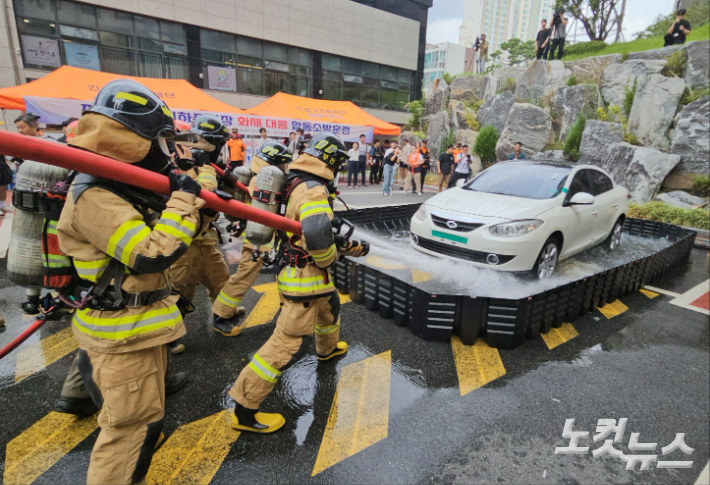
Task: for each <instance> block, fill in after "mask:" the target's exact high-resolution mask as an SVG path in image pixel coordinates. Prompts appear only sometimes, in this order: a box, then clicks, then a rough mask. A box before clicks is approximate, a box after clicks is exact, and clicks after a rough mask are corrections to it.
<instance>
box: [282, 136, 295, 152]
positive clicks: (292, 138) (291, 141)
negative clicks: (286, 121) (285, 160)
mask: <svg viewBox="0 0 710 485" xmlns="http://www.w3.org/2000/svg"><path fill="white" fill-rule="evenodd" d="M296 138H297V137H296V132H295V131H292V132H291V133H289V134H288V141H287V142H284V145H286V146H287V147H288V151H290V152H291V155H293V154H294V153H296Z"/></svg>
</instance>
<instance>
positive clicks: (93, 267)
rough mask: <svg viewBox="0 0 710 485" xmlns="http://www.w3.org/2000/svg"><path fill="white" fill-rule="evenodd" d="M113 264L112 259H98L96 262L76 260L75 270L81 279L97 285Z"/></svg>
mask: <svg viewBox="0 0 710 485" xmlns="http://www.w3.org/2000/svg"><path fill="white" fill-rule="evenodd" d="M110 262H111V258H104V259H98V260H96V261H79V260H78V259H76V258H75V259H74V268H75V269H76V273H77V274H78V275H79V278H81V279H83V280H88V281H91V282H92V283H96V282H97V281H99V278H101V276H102V275H103V274H104V271H105V270H106V268H107V267H108V264H109V263H110Z"/></svg>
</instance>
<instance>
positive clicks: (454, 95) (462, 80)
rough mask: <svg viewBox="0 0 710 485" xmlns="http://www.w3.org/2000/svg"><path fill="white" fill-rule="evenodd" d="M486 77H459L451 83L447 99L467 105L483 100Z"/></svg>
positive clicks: (487, 79) (486, 82) (486, 83)
mask: <svg viewBox="0 0 710 485" xmlns="http://www.w3.org/2000/svg"><path fill="white" fill-rule="evenodd" d="M488 82H489V78H488V76H476V75H472V76H461V77H457V78H456V79H454V80H453V81H451V93H450V95H449V97H450V98H451V99H456V100H459V101H465V102H467V103H473V102H475V101H479V100H482V99H484V97H485V94H486V88H487V86H488Z"/></svg>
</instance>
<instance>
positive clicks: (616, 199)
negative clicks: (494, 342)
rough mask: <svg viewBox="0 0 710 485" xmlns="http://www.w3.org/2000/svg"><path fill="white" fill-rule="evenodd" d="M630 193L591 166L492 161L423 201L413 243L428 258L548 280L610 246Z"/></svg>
mask: <svg viewBox="0 0 710 485" xmlns="http://www.w3.org/2000/svg"><path fill="white" fill-rule="evenodd" d="M628 194H629V193H628V191H627V190H626V189H625V188H624V187H620V186H619V185H616V184H615V183H614V182H613V181H612V179H611V177H609V175H608V174H607V173H606V172H604V171H603V170H600V169H599V168H597V167H594V166H591V165H567V164H562V163H555V162H543V161H540V162H537V161H511V162H503V163H498V164H496V165H494V166H492V167H491V168H489V169H488V170H486V171H484V172H482V173H481V174H479V175H478V176H477V177H476V178H474V179H473V180H471V181H469V182H468V183H466V184H463V186H461V187H454V188H451V189H448V190H446V191H444V192H442V193H440V194H438V195H435V196H434V197H432V198H430V199H429V200H427V201H426V202H425V203H424V204H422V206H421V207H420V208H419V210H418V211H417V213H416V214H415V215H414V217H412V222H411V242H412V245H413V246H414V247H415V248H416V249H418V250H419V251H422V252H424V253H427V254H430V255H432V256H438V257H442V256H443V257H446V258H449V259H454V260H461V261H466V262H467V263H470V264H473V265H474V266H478V267H482V268H488V269H495V270H499V271H517V272H523V271H532V273H533V274H534V275H535V276H537V277H538V278H548V277H550V276H552V274H553V273H554V272H555V267H556V266H557V263H558V261H560V260H562V259H565V258H569V257H570V256H573V255H575V254H577V253H579V252H581V251H584V250H585V249H587V248H590V247H592V246H594V245H596V244H599V243H602V242H603V243H604V244H605V245H606V247H607V248H608V249H609V250H614V249H616V247H617V246H618V245H619V243H620V241H621V232H622V228H623V225H624V219H625V218H626V212H627V209H628V205H629V201H628V199H629V196H628Z"/></svg>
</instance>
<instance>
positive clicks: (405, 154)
mask: <svg viewBox="0 0 710 485" xmlns="http://www.w3.org/2000/svg"><path fill="white" fill-rule="evenodd" d="M401 148H402V153H401V156H400V159H399V167H400V168H399V174H398V177H397V183H400V184H403V183H404V179H405V177H406V176H407V168H406V167H407V161H409V155H411V154H412V145H410V144H409V140H407V139H406V138H402V147H401ZM400 190H404V187H402V188H400Z"/></svg>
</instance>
